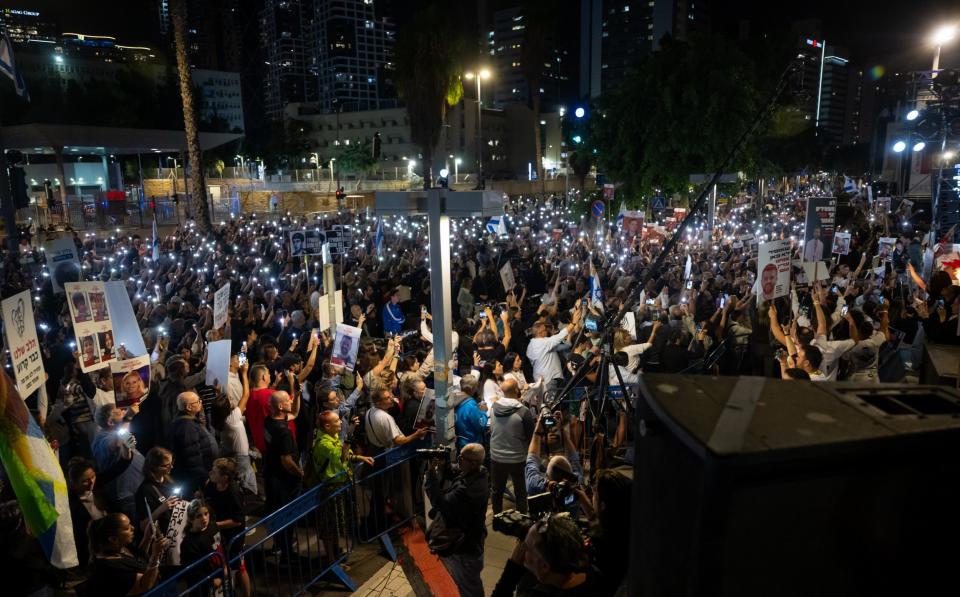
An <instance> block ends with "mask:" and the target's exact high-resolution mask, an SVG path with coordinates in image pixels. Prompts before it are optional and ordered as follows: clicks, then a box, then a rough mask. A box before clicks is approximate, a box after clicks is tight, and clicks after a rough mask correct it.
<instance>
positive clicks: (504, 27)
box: [488, 3, 576, 111]
mask: <svg viewBox="0 0 960 597" xmlns="http://www.w3.org/2000/svg"><path fill="white" fill-rule="evenodd" d="M561 4H562V3H561ZM571 8H572V7H571ZM557 10H558V11H559V12H561V13H563V12H565V11H566V7H564V6H558V7H557ZM525 18H526V17H525V15H524V14H523V9H522V8H521V7H519V6H517V7H514V8H509V9H505V10H499V11H497V12H495V13H494V17H493V23H494V29H493V31H491V32H490V33H491V35H489V36H488V40H489V46H488V47H489V48H490V56H491V57H492V59H493V61H494V65H495V73H494V76H493V79H492V80H491V84H492V85H493V90H494V91H493V96H494V105H496V106H497V107H505V106H508V105H511V104H523V105H529V104H530V99H531V98H530V91H531V90H530V85H529V82H528V80H527V74H526V73H527V69H526V68H525V65H524V63H523V61H524V50H523V48H524V44H525V40H526V37H525V36H526V33H527V29H526V23H525ZM567 23H570V20H565V19H558V20H557V21H556V26H555V27H554V28H553V29H552V30H548V31H545V32H544V33H545V38H544V41H543V47H544V50H545V54H544V61H543V64H542V65H538V66H539V70H540V82H539V93H540V104H541V110H543V111H548V110H554V109H556V108H557V107H558V106H560V105H561V104H563V103H565V102H569V101H572V100H574V99H576V90H575V88H574V86H575V84H576V83H575V79H576V76H575V74H576V73H575V66H574V59H573V54H574V51H573V48H572V47H570V41H571V40H575V39H576V34H575V32H574V31H565V30H564V29H563V27H564V26H565V25H566V24H567Z"/></svg>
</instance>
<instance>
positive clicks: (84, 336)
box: [64, 282, 114, 373]
mask: <svg viewBox="0 0 960 597" xmlns="http://www.w3.org/2000/svg"><path fill="white" fill-rule="evenodd" d="M64 290H66V292H67V305H68V306H69V307H70V318H71V320H72V321H73V333H74V335H75V336H76V341H77V350H79V351H80V369H81V370H82V371H83V372H84V373H89V372H90V371H96V370H98V369H102V368H103V367H106V366H107V365H108V364H109V361H110V359H112V358H113V348H114V346H113V345H114V340H113V328H112V326H111V325H110V311H109V309H108V307H107V297H106V289H105V288H104V285H103V282H67V283H66V284H64ZM106 332H110V333H109V334H107V333H106ZM101 343H102V344H101ZM104 355H107V357H108V358H107V359H106V360H105V359H104V358H103V356H104Z"/></svg>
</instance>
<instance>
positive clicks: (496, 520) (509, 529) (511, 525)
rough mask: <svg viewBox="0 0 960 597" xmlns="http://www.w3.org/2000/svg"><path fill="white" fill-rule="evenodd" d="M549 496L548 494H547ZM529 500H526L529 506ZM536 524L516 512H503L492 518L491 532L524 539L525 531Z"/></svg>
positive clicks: (529, 517)
mask: <svg viewBox="0 0 960 597" xmlns="http://www.w3.org/2000/svg"><path fill="white" fill-rule="evenodd" d="M547 495H549V494H547ZM529 500H530V498H527V503H528V505H529ZM535 522H536V520H534V519H533V518H532V517H531V516H528V515H526V514H522V513H520V512H517V511H516V510H504V511H503V512H501V513H500V514H494V516H493V530H495V531H497V532H498V533H503V534H504V535H507V536H508V537H516V538H517V539H524V538H525V537H526V536H527V531H529V530H530V527H532V526H533V524H534V523H535Z"/></svg>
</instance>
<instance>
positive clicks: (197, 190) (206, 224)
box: [170, 0, 210, 234]
mask: <svg viewBox="0 0 960 597" xmlns="http://www.w3.org/2000/svg"><path fill="white" fill-rule="evenodd" d="M170 9H171V10H170V16H171V17H172V19H173V41H174V49H175V52H176V55H177V76H178V78H179V81H180V102H181V104H182V105H183V131H184V133H186V136H187V155H188V157H189V159H190V194H191V195H192V196H193V197H192V206H193V209H194V210H195V212H194V214H195V215H196V220H197V225H198V226H199V227H200V231H201V232H202V233H204V234H207V233H209V232H210V208H209V206H208V205H207V193H206V190H205V188H204V184H203V166H202V158H201V156H200V132H199V130H198V128H197V113H196V112H195V111H194V109H193V99H194V98H193V88H192V87H191V86H190V83H191V81H190V61H189V60H188V58H187V6H186V0H173V1H172V2H171V3H170Z"/></svg>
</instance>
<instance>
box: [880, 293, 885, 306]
mask: <svg viewBox="0 0 960 597" xmlns="http://www.w3.org/2000/svg"><path fill="white" fill-rule="evenodd" d="M883 300H884V299H883V295H882V294H881V295H880V304H881V305H882V304H883Z"/></svg>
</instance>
